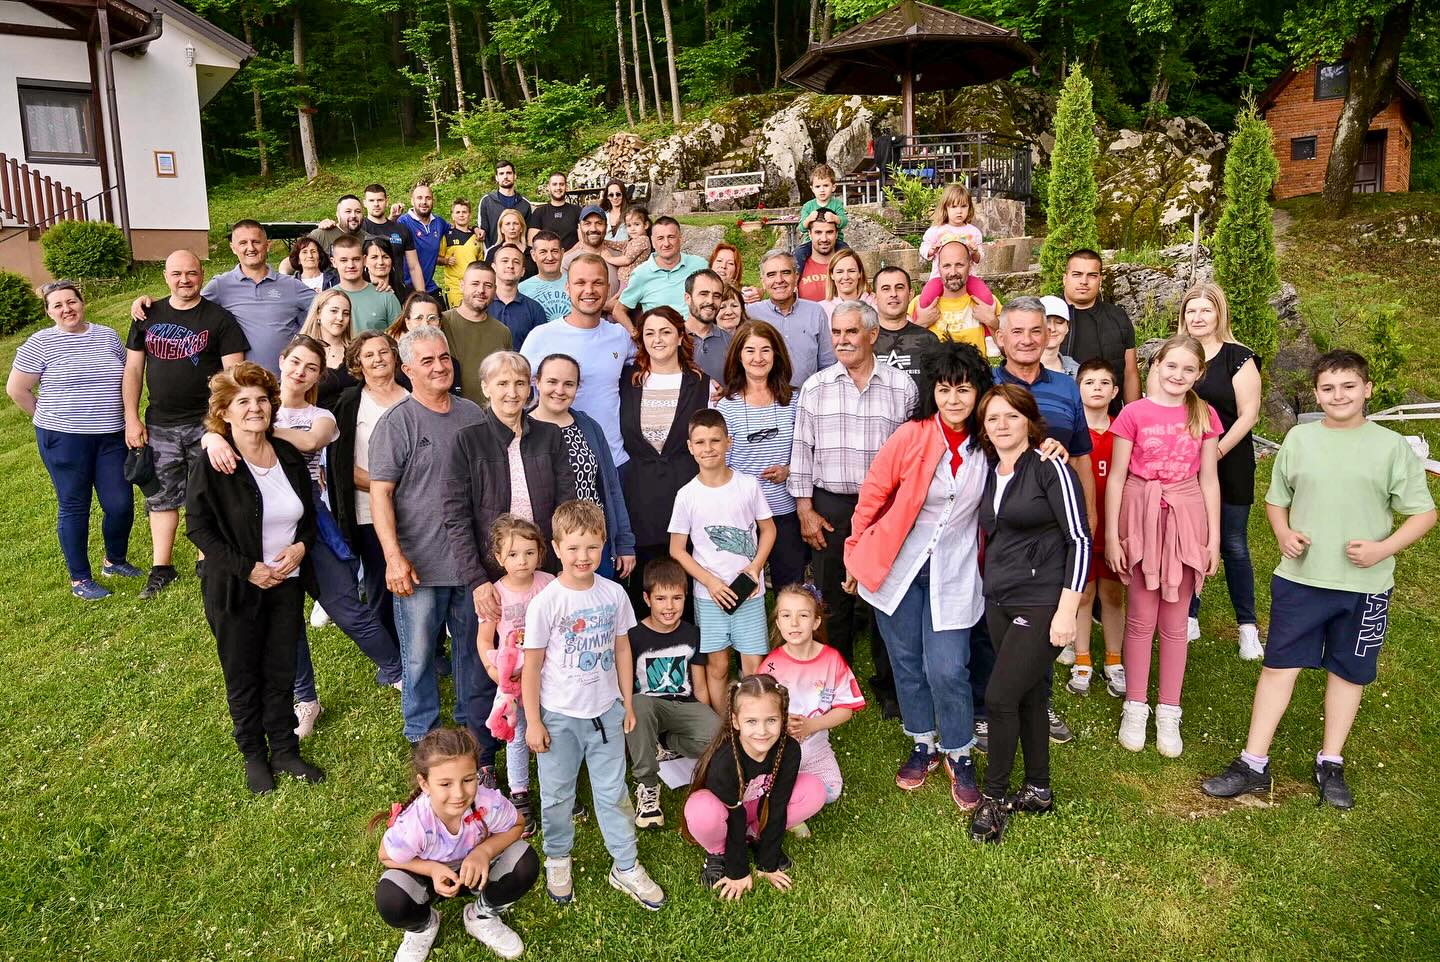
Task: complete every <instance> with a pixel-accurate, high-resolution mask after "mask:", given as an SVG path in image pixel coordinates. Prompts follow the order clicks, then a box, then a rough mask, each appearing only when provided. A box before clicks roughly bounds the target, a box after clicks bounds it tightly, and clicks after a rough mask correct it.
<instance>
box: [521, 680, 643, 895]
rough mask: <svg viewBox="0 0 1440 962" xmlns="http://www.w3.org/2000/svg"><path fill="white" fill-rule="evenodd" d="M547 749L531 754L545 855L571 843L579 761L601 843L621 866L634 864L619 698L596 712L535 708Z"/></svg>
mask: <svg viewBox="0 0 1440 962" xmlns="http://www.w3.org/2000/svg"><path fill="white" fill-rule="evenodd" d="M540 719H541V720H542V721H543V722H544V723H545V728H546V729H547V730H549V732H550V750H549V751H548V752H541V753H539V754H537V755H536V756H535V766H536V768H537V769H538V770H539V773H540V830H541V832H542V833H543V834H544V836H545V838H544V842H545V845H544V848H545V857H546V858H565V857H566V856H568V855H569V854H570V850H571V849H572V848H574V846H575V822H574V820H573V819H572V817H571V815H572V812H573V811H574V808H575V783H576V781H577V780H578V779H579V776H580V763H581V762H582V761H583V762H584V763H585V768H586V770H588V771H589V772H590V797H591V799H592V800H593V801H594V802H595V820H596V821H597V822H599V823H600V834H601V835H602V836H603V837H604V839H605V848H606V849H607V850H609V852H610V857H611V858H613V859H614V860H615V867H616V868H618V869H620V871H622V872H624V871H626V870H628V869H631V868H634V867H635V858H636V843H635V822H634V818H635V813H634V812H633V811H632V810H631V808H630V803H629V800H628V799H627V798H626V795H625V733H624V731H623V728H624V723H625V704H624V702H621V701H620V700H618V699H617V700H616V701H615V704H613V705H611V706H610V707H609V708H608V709H607V710H606V711H605V714H603V715H600V716H599V717H598V718H572V717H571V716H569V715H562V714H560V713H559V712H554V711H550V710H549V709H546V708H543V707H542V708H541V709H540Z"/></svg>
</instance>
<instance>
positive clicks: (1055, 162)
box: [1040, 65, 1100, 293]
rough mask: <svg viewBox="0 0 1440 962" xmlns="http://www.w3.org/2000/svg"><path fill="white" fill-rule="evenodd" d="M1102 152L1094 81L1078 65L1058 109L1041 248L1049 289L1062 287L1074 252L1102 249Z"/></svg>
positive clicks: (1044, 281) (1043, 279) (1042, 269)
mask: <svg viewBox="0 0 1440 962" xmlns="http://www.w3.org/2000/svg"><path fill="white" fill-rule="evenodd" d="M1099 153H1100V145H1099V144H1098V143H1097V142H1096V140H1095V108H1094V106H1093V105H1092V103H1091V86H1090V81H1089V79H1088V78H1086V76H1085V74H1084V73H1082V72H1081V70H1080V67H1079V65H1076V66H1075V67H1073V68H1071V70H1070V76H1069V77H1067V78H1066V79H1065V87H1064V89H1062V90H1061V91H1060V101H1059V103H1058V104H1057V105H1056V108H1055V150H1054V152H1053V153H1052V154H1051V155H1050V187H1049V198H1048V202H1047V203H1046V205H1045V228H1046V231H1045V246H1044V247H1042V248H1041V249H1040V282H1041V285H1042V287H1043V289H1044V290H1045V291H1046V292H1048V293H1059V292H1060V289H1061V283H1060V279H1061V277H1062V276H1063V275H1064V273H1065V260H1066V258H1068V257H1069V256H1070V252H1071V251H1073V250H1075V249H1076V248H1079V247H1089V248H1092V249H1094V250H1099V249H1100V233H1099V231H1098V229H1097V228H1096V226H1095V207H1096V205H1097V204H1098V203H1099V192H1098V190H1097V189H1096V187H1095V158H1096V157H1097V156H1098V155H1099Z"/></svg>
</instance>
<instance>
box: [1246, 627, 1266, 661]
mask: <svg viewBox="0 0 1440 962" xmlns="http://www.w3.org/2000/svg"><path fill="white" fill-rule="evenodd" d="M1264 657H1265V649H1264V648H1263V647H1262V646H1261V645H1260V629H1259V628H1257V627H1255V626H1254V625H1241V626H1240V660H1241V661H1259V660H1260V659H1261V658H1264Z"/></svg>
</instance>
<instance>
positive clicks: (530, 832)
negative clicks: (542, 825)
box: [510, 792, 537, 838]
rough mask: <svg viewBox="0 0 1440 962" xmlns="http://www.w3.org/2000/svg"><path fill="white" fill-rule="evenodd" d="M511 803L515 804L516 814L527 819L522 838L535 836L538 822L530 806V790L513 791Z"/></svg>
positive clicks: (521, 834)
mask: <svg viewBox="0 0 1440 962" xmlns="http://www.w3.org/2000/svg"><path fill="white" fill-rule="evenodd" d="M510 804H512V805H514V806H515V814H517V815H519V816H520V817H521V818H523V819H524V820H525V829H524V831H522V832H521V833H520V837H521V838H533V837H534V836H535V830H536V827H537V826H536V824H535V819H534V817H533V814H532V811H531V808H530V793H529V792H511V793H510Z"/></svg>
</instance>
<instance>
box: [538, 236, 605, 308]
mask: <svg viewBox="0 0 1440 962" xmlns="http://www.w3.org/2000/svg"><path fill="white" fill-rule="evenodd" d="M530 254H531V256H533V257H534V258H535V266H536V267H538V268H539V269H540V273H538V274H536V275H535V276H534V277H527V278H525V279H524V280H523V281H521V282H520V287H519V290H520V293H521V294H524V295H525V296H526V297H528V298H530V299H531V300H532V301H535V302H536V303H538V304H539V305H540V308H541V310H543V311H544V312H545V319H546V320H547V321H556V320H559V319H560V318H562V317H564V316H565V315H567V314H569V313H570V298H569V296H567V294H566V283H565V271H564V270H562V269H561V267H560V261H561V258H562V257H564V253H563V252H562V251H561V249H560V235H559V234H556V233H555V232H554V231H548V230H542V231H540V232H539V233H538V234H536V235H535V240H534V241H532V242H531V244H530ZM606 286H607V287H608V286H609V280H608V278H607V280H606Z"/></svg>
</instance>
